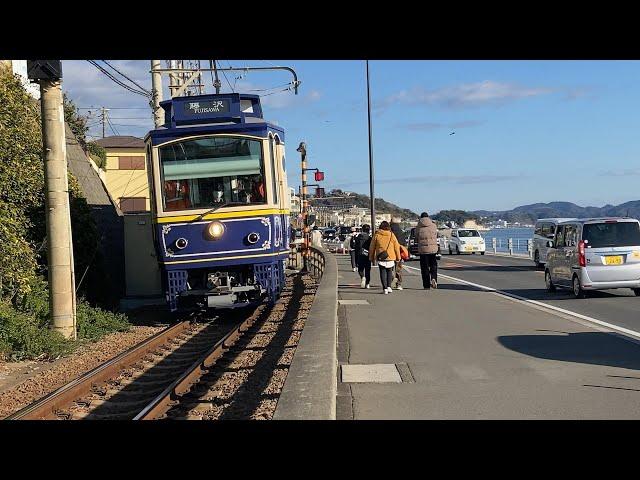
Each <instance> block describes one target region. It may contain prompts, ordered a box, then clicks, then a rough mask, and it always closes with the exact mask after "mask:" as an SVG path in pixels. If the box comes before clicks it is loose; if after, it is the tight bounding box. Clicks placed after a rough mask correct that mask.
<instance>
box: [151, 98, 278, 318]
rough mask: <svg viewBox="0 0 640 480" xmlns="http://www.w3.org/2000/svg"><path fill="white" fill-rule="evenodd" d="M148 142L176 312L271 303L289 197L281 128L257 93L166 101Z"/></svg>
mask: <svg viewBox="0 0 640 480" xmlns="http://www.w3.org/2000/svg"><path fill="white" fill-rule="evenodd" d="M160 105H161V107H162V108H163V109H164V118H165V124H164V125H163V126H162V127H160V128H157V129H155V130H152V131H151V132H149V133H148V134H147V135H146V137H145V142H146V148H147V161H148V163H149V168H148V172H149V185H150V186H151V188H150V190H151V213H152V218H153V222H154V226H153V227H154V228H153V234H154V243H155V248H156V253H157V258H158V262H159V264H160V271H161V275H162V282H163V288H164V291H165V292H166V297H167V302H168V304H169V306H170V309H171V310H172V311H175V310H178V309H180V310H184V309H191V308H207V307H214V308H234V307H238V306H242V305H248V304H252V303H255V302H258V301H261V300H262V299H263V298H264V297H265V296H267V297H268V298H269V299H270V300H271V301H274V300H275V299H276V298H277V296H278V295H279V293H280V291H281V289H282V287H283V285H284V269H285V262H286V259H287V257H288V251H289V238H290V235H289V231H290V225H289V210H290V197H289V194H288V192H289V189H288V187H287V176H286V171H285V150H284V130H283V129H282V128H281V127H279V126H277V125H275V124H273V123H269V122H267V121H265V120H264V119H263V116H262V107H261V105H260V97H259V96H257V95H244V94H238V93H231V94H211V95H198V96H188V97H175V98H173V99H171V100H168V101H165V102H161V103H160Z"/></svg>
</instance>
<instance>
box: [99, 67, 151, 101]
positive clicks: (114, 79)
mask: <svg viewBox="0 0 640 480" xmlns="http://www.w3.org/2000/svg"><path fill="white" fill-rule="evenodd" d="M87 62H89V63H90V64H91V65H93V66H94V67H96V68H97V69H98V70H99V71H101V72H102V73H104V74H105V75H106V76H107V77H109V78H110V79H111V80H112V81H114V82H115V83H117V84H118V85H120V86H121V87H123V88H125V89H126V90H129V91H130V92H133V93H136V94H138V95H142V96H143V97H147V98H150V97H151V94H150V93H148V92H146V91H144V90H142V91H140V90H136V89H135V88H133V87H131V86H129V85H127V84H126V83H124V82H122V81H121V80H119V79H117V78H116V77H115V76H114V75H113V74H112V73H111V72H109V71H108V70H106V69H105V68H103V67H102V66H101V65H100V64H98V62H96V61H94V60H87Z"/></svg>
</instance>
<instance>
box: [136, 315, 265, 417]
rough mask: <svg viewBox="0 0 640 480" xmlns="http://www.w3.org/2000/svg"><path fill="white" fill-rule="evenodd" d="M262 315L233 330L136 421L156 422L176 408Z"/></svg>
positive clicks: (174, 382) (170, 386) (154, 400)
mask: <svg viewBox="0 0 640 480" xmlns="http://www.w3.org/2000/svg"><path fill="white" fill-rule="evenodd" d="M260 316H261V315H260V314H257V315H256V314H255V313H254V314H253V315H251V316H250V317H249V318H247V319H245V320H244V321H242V322H241V323H240V324H239V325H238V326H236V327H235V328H233V329H232V330H231V331H230V332H229V333H227V334H226V335H225V336H224V337H223V338H222V339H220V340H219V341H218V342H217V343H216V344H215V345H214V346H213V347H211V348H210V349H209V350H208V351H207V352H206V353H204V354H203V355H202V356H201V357H200V358H199V359H198V360H196V361H195V362H194V363H193V364H192V365H191V366H190V367H189V368H188V369H187V370H186V371H185V372H184V373H183V374H182V375H181V376H180V377H178V378H177V379H176V380H175V381H173V382H172V383H171V385H169V386H168V387H167V388H165V389H164V390H163V391H162V392H161V393H160V394H159V395H158V396H157V397H156V398H154V399H153V401H152V402H151V403H149V404H148V405H147V406H146V407H145V408H144V409H143V410H142V411H141V412H140V413H139V414H138V415H136V416H135V417H134V418H133V419H134V420H156V419H158V418H160V417H161V416H162V415H164V414H165V413H166V412H167V411H168V410H169V409H170V408H171V407H173V406H174V404H175V401H176V400H177V398H178V397H180V396H181V395H183V394H185V393H186V392H188V391H189V390H190V389H191V387H192V386H193V385H194V384H195V383H197V381H198V380H199V379H200V378H201V377H202V376H203V375H204V374H206V373H207V371H208V369H209V368H210V367H211V366H213V365H214V364H215V363H216V361H217V360H218V359H219V358H220V357H222V355H223V354H224V353H225V352H226V351H227V350H229V349H230V348H231V347H232V346H233V345H234V344H235V343H236V342H237V341H238V339H239V338H240V337H241V336H242V334H244V332H246V331H247V330H248V329H249V328H250V327H251V326H252V325H253V324H254V323H255V322H256V320H257V319H258V318H260Z"/></svg>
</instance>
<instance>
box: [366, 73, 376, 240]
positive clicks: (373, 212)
mask: <svg viewBox="0 0 640 480" xmlns="http://www.w3.org/2000/svg"><path fill="white" fill-rule="evenodd" d="M366 62H367V118H368V120H369V196H370V200H371V231H372V232H373V229H374V228H375V227H376V206H375V200H374V199H375V197H374V193H373V144H372V140H371V91H370V88H369V60H366Z"/></svg>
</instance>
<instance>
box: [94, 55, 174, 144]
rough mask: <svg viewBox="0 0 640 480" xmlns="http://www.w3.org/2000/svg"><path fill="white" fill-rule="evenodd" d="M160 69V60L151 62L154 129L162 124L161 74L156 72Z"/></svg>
mask: <svg viewBox="0 0 640 480" xmlns="http://www.w3.org/2000/svg"><path fill="white" fill-rule="evenodd" d="M160 68H162V64H161V62H160V60H151V102H152V103H151V108H152V109H153V123H154V125H155V127H156V128H160V127H161V126H162V125H163V124H164V119H163V118H162V109H161V108H160V102H161V101H162V74H161V73H160V72H157V71H156V70H159V69H160ZM103 136H104V134H103Z"/></svg>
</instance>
